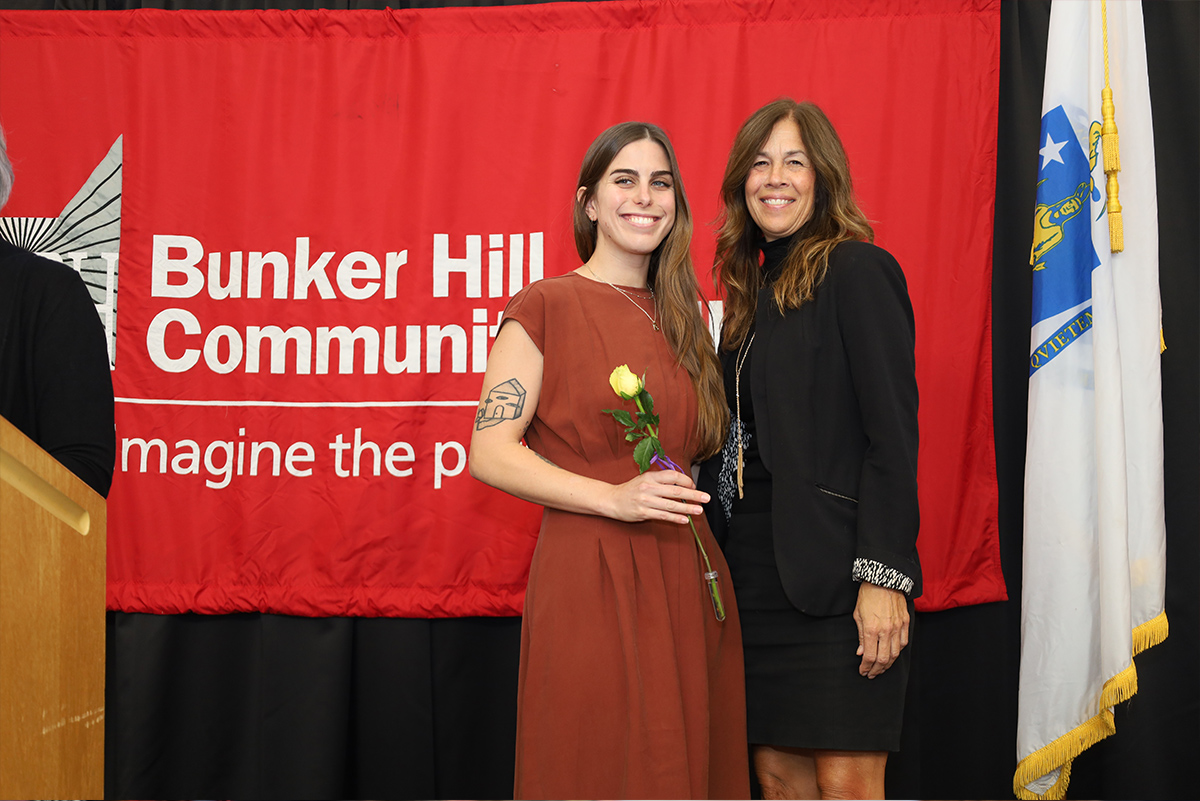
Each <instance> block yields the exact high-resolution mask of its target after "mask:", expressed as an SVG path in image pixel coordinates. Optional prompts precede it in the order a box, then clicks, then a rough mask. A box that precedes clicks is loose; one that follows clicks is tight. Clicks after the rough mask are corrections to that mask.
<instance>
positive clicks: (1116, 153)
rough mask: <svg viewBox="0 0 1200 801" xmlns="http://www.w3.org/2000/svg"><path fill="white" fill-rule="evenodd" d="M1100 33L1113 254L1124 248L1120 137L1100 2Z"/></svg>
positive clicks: (1104, 1)
mask: <svg viewBox="0 0 1200 801" xmlns="http://www.w3.org/2000/svg"><path fill="white" fill-rule="evenodd" d="M1100 17H1101V21H1102V24H1101V26H1100V28H1101V30H1102V31H1103V32H1104V89H1103V90H1102V91H1101V92H1100V113H1101V114H1102V115H1103V117H1104V125H1103V127H1102V128H1101V129H1100V131H1101V141H1102V142H1103V145H1104V174H1105V175H1106V176H1108V178H1107V181H1106V185H1105V189H1106V190H1107V194H1108V246H1109V249H1110V250H1111V251H1112V252H1113V253H1120V252H1121V251H1123V250H1124V249H1125V225H1124V221H1123V219H1122V215H1121V201H1120V200H1119V199H1118V197H1117V196H1118V194H1119V191H1120V187H1119V185H1118V184H1117V173H1118V172H1120V171H1121V152H1120V137H1119V135H1118V134H1117V120H1116V107H1115V106H1114V105H1113V93H1112V87H1111V86H1109V83H1108V1H1107V0H1100Z"/></svg>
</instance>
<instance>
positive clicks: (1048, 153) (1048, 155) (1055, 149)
mask: <svg viewBox="0 0 1200 801" xmlns="http://www.w3.org/2000/svg"><path fill="white" fill-rule="evenodd" d="M1066 144H1067V143H1066V142H1065V141H1063V142H1055V141H1054V140H1053V139H1051V138H1050V134H1046V146H1045V147H1043V148H1042V149H1041V150H1039V151H1038V152H1039V153H1041V154H1042V167H1041V169H1043V170H1044V169H1046V165H1047V164H1049V163H1050V162H1052V161H1057V162H1058V163H1059V164H1064V165H1065V163H1064V162H1063V160H1062V155H1060V153H1059V151H1061V150H1062V149H1063V147H1065V146H1066Z"/></svg>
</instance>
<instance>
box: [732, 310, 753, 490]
mask: <svg viewBox="0 0 1200 801" xmlns="http://www.w3.org/2000/svg"><path fill="white" fill-rule="evenodd" d="M753 344H754V333H753V332H752V333H751V334H750V337H749V338H748V339H746V340H745V341H743V342H742V346H741V347H740V348H738V357H737V363H736V364H735V365H734V370H733V397H734V403H735V405H736V406H737V448H738V455H737V488H738V497H739V498H741V497H742V464H743V459H742V448H743V445H742V441H743V437H742V365H744V364H745V363H746V357H747V356H749V355H750V346H751V345H753Z"/></svg>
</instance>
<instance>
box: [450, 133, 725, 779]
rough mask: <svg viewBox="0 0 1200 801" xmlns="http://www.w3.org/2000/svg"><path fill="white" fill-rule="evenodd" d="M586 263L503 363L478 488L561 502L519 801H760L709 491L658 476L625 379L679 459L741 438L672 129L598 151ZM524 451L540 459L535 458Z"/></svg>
mask: <svg viewBox="0 0 1200 801" xmlns="http://www.w3.org/2000/svg"><path fill="white" fill-rule="evenodd" d="M574 224H575V240H576V246H577V249H578V251H579V255H580V258H581V259H582V260H583V262H584V264H583V265H582V266H581V267H579V268H578V269H577V270H575V271H574V272H570V273H567V274H565V275H562V276H558V277H555V278H547V279H544V280H542V281H538V282H536V283H534V284H532V285H530V286H529V287H526V288H525V289H524V290H523V291H522V292H520V293H519V294H518V295H517V296H516V297H514V298H513V299H512V301H511V302H510V303H509V305H508V308H507V309H506V311H505V314H504V320H503V323H502V324H501V328H500V331H499V333H498V335H497V337H496V342H495V345H494V346H493V348H492V351H491V354H490V356H489V358H488V367H487V373H486V376H485V378H484V384H483V395H482V400H481V404H480V410H479V415H478V417H477V418H476V427H475V431H474V434H473V436H472V439H471V455H470V465H471V473H472V475H474V476H475V477H476V478H479V479H480V480H482V481H484V482H486V483H488V484H491V485H492V486H495V487H498V488H500V489H502V490H504V491H506V492H509V493H511V494H513V495H515V496H517V497H520V498H524V499H526V500H530V501H533V502H535V503H539V504H542V505H544V506H545V514H544V516H543V518H542V527H541V532H540V534H539V537H538V544H537V548H536V550H535V551H534V555H533V563H532V565H531V568H530V573H529V587H528V591H527V593H526V597H525V611H524V618H523V624H522V633H521V668H520V680H519V687H518V715H517V761H516V784H515V788H514V793H515V797H516V798H744V797H747V796H748V793H749V786H748V777H749V770H748V763H747V753H746V745H745V705H744V703H745V702H744V697H743V677H742V662H741V639H740V635H739V628H738V616H737V610H736V606H735V604H734V600H733V597H732V591H731V588H730V587H729V585H728V581H726V582H725V584H724V585H723V587H722V589H723V591H724V595H725V598H724V600H725V606H726V610H727V615H726V617H725V620H724V621H718V620H717V618H716V615H715V614H714V608H713V604H712V602H711V601H710V599H709V594H708V589H707V587H706V585H705V583H704V580H703V575H702V574H703V572H704V570H705V568H704V566H703V562H702V560H701V557H700V556H699V553H698V549H697V546H696V543H695V541H694V539H693V535H692V531H691V528H690V527H689V526H688V520H689V519H691V520H692V521H693V522H694V523H695V524H696V527H697V529H698V530H699V532H700V535H701V537H702V541H703V543H704V545H705V548H706V549H707V552H708V555H709V558H710V559H711V560H712V566H713V569H714V570H716V571H717V572H718V573H719V574H721V576H722V577H724V576H725V574H726V567H725V564H724V562H723V560H722V559H721V557H720V554H719V552H718V551H719V549H718V548H717V546H716V544H715V542H714V541H713V539H712V535H711V533H710V532H709V530H708V526H707V524H706V523H705V520H704V516H703V514H702V507H701V504H702V503H705V502H707V501H708V496H707V495H706V494H704V493H701V492H698V491H697V490H696V489H695V487H694V485H693V483H692V479H691V477H690V476H688V475H686V474H684V473H681V472H676V471H674V470H661V471H660V470H651V471H650V472H647V473H645V474H643V475H639V474H638V468H637V465H636V464H635V463H634V461H633V446H632V444H631V443H629V442H627V441H626V440H625V436H624V429H623V428H622V427H621V426H619V425H618V424H617V423H615V422H614V420H613V419H612V417H610V416H609V415H607V414H604V413H603V411H602V410H603V409H607V408H614V407H617V408H619V407H620V406H621V405H622V403H623V402H622V401H621V399H620V398H618V397H617V396H616V395H615V394H614V393H613V389H612V388H611V387H610V386H609V374H610V373H611V372H612V370H613V369H614V368H615V367H617V366H618V365H622V364H627V365H629V368H630V369H631V370H632V371H633V372H634V373H635V374H637V375H638V376H641V375H643V374H644V375H645V381H646V387H647V389H648V390H649V391H650V392H651V394H652V395H653V396H654V399H655V411H656V412H657V413H658V414H659V415H660V416H661V420H662V422H661V428H660V431H659V434H660V438H661V441H662V444H663V447H664V449H665V450H666V452H667V454H668V455H669V456H670V457H671V458H672V459H673V460H674V461H676V462H678V463H680V464H682V465H685V466H686V465H691V464H692V463H693V462H695V461H698V460H700V459H702V458H704V457H706V456H708V455H711V454H713V453H715V452H716V451H717V450H719V448H720V446H721V441H722V437H723V435H724V433H725V430H726V426H727V411H726V409H725V401H724V394H723V391H722V388H721V383H720V381H721V379H720V368H719V365H718V363H717V359H716V355H715V352H714V351H713V347H712V341H711V337H709V335H708V332H707V329H706V327H705V325H704V322H703V320H702V319H701V317H700V314H699V311H698V308H697V299H698V288H697V284H696V278H695V274H694V272H693V269H692V264H691V260H690V256H689V255H688V246H689V242H690V239H691V230H692V227H691V217H690V213H689V210H688V205H687V198H686V196H685V195H684V192H683V185H682V183H681V181H680V178H679V168H678V165H677V163H676V160H675V155H674V152H673V150H672V148H671V145H670V142H669V141H668V140H667V137H666V135H665V134H664V133H663V132H662V130H660V129H659V128H658V127H657V126H653V125H648V124H645V123H623V124H621V125H616V126H614V127H612V128H610V129H609V130H607V131H605V132H604V133H602V134H601V135H600V136H599V137H598V138H597V139H596V141H595V142H593V143H592V145H591V147H590V148H589V149H588V152H587V155H586V156H585V158H584V162H583V167H582V169H581V170H580V176H579V182H578V190H577V193H576V201H575V213H574ZM522 439H524V440H525V442H526V443H527V444H528V447H525V446H524V445H522Z"/></svg>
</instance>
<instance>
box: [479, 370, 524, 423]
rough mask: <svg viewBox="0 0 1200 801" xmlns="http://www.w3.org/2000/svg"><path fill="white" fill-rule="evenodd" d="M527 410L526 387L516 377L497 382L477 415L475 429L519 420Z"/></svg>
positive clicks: (480, 406)
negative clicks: (500, 382)
mask: <svg viewBox="0 0 1200 801" xmlns="http://www.w3.org/2000/svg"><path fill="white" fill-rule="evenodd" d="M524 410H525V387H523V386H521V382H519V381H517V379H515V378H510V379H508V380H507V381H505V382H504V383H502V384H497V385H496V386H494V387H492V388H491V390H489V391H488V394H487V397H486V398H484V399H483V403H481V404H479V413H478V414H476V415H475V430H476V431H482V430H483V429H485V428H491V427H492V426H494V425H496V424H497V423H503V422H504V421H505V420H517V419H520V417H521V412H523V411H524Z"/></svg>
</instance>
